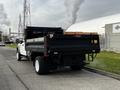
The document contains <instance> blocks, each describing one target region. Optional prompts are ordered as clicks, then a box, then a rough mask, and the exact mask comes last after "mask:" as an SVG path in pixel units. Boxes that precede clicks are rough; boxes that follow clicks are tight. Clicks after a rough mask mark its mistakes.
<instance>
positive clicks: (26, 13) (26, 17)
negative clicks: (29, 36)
mask: <svg viewBox="0 0 120 90" xmlns="http://www.w3.org/2000/svg"><path fill="white" fill-rule="evenodd" d="M23 8H24V9H23V30H24V31H23V33H24V34H23V37H24V38H25V29H26V26H28V25H31V13H30V0H24V6H23Z"/></svg>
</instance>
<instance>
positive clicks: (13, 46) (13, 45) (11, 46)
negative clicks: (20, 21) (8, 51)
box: [6, 44, 17, 48]
mask: <svg viewBox="0 0 120 90" xmlns="http://www.w3.org/2000/svg"><path fill="white" fill-rule="evenodd" d="M6 47H10V48H16V47H17V44H8V45H6Z"/></svg>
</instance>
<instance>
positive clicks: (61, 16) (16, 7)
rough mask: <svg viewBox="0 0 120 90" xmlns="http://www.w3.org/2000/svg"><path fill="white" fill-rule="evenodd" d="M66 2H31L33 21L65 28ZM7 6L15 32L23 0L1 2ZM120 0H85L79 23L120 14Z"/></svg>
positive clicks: (78, 19) (46, 0) (33, 22)
mask: <svg viewBox="0 0 120 90" xmlns="http://www.w3.org/2000/svg"><path fill="white" fill-rule="evenodd" d="M64 1H65V0H31V20H32V24H33V25H36V26H65V20H67V19H66V17H65V16H66V14H67V12H66V7H65V6H64ZM0 3H3V4H4V6H5V11H6V12H7V14H8V19H9V20H10V21H11V27H12V30H13V31H17V27H18V20H19V13H22V10H23V0H12V1H11V0H0ZM119 3H120V0H85V3H83V4H82V6H81V8H80V10H79V11H78V13H77V22H81V21H86V20H89V19H93V18H98V17H103V16H107V15H111V14H116V13H120V5H119Z"/></svg>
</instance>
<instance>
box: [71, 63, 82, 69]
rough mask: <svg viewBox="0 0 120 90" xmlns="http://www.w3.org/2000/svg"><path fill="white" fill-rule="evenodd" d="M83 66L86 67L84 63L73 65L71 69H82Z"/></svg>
mask: <svg viewBox="0 0 120 90" xmlns="http://www.w3.org/2000/svg"><path fill="white" fill-rule="evenodd" d="M83 67H84V65H83V64H82V65H73V66H71V69H72V70H81V69H82V68H83Z"/></svg>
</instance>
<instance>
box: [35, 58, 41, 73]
mask: <svg viewBox="0 0 120 90" xmlns="http://www.w3.org/2000/svg"><path fill="white" fill-rule="evenodd" d="M39 67H40V66H39V61H38V60H36V61H35V70H36V72H39Z"/></svg>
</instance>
